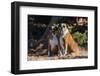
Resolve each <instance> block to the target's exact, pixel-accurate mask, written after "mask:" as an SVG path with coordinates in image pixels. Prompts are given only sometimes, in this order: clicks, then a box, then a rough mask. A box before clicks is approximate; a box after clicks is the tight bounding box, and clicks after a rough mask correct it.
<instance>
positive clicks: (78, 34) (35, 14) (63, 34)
mask: <svg viewBox="0 0 100 76" xmlns="http://www.w3.org/2000/svg"><path fill="white" fill-rule="evenodd" d="M89 69H97V7H96V6H80V5H62V4H47V3H31V2H12V3H11V72H12V73H13V74H25V73H43V72H58V71H73V70H89Z"/></svg>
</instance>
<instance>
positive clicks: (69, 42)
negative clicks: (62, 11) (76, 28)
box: [60, 23, 80, 57]
mask: <svg viewBox="0 0 100 76" xmlns="http://www.w3.org/2000/svg"><path fill="white" fill-rule="evenodd" d="M60 28H61V30H60V31H61V35H60V46H61V48H62V51H63V55H64V56H66V55H68V54H70V55H71V56H73V57H75V56H79V55H80V51H79V47H78V44H77V43H76V42H75V40H74V39H73V37H72V35H71V34H70V32H69V30H68V28H67V25H66V23H61V26H60ZM68 47H69V48H70V49H68Z"/></svg>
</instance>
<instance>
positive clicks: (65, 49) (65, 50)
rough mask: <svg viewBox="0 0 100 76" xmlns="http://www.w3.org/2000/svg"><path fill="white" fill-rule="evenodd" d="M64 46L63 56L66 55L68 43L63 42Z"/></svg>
mask: <svg viewBox="0 0 100 76" xmlns="http://www.w3.org/2000/svg"><path fill="white" fill-rule="evenodd" d="M64 46H65V48H64V56H66V55H67V54H68V50H67V48H68V44H65V45H64Z"/></svg>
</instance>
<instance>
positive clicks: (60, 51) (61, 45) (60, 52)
mask: <svg viewBox="0 0 100 76" xmlns="http://www.w3.org/2000/svg"><path fill="white" fill-rule="evenodd" d="M60 47H61V48H60V50H59V54H60V57H63V55H64V46H63V40H62V37H60Z"/></svg>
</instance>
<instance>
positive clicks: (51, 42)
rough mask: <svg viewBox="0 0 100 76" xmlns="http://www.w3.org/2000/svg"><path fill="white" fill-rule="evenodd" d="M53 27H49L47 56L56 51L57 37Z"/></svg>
mask: <svg viewBox="0 0 100 76" xmlns="http://www.w3.org/2000/svg"><path fill="white" fill-rule="evenodd" d="M55 27H56V26H55V25H53V26H50V27H49V38H48V56H52V55H53V53H54V52H55V51H56V52H57V51H58V39H57V36H56V34H55V30H54V29H55Z"/></svg>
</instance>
